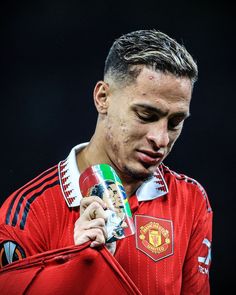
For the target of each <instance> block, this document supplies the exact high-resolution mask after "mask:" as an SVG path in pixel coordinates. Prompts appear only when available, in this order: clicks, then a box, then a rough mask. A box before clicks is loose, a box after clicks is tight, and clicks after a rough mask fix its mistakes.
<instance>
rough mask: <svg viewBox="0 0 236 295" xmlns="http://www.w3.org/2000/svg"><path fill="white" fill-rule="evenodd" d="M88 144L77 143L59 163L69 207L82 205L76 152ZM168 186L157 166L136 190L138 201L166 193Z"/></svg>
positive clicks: (63, 189) (60, 177) (151, 198)
mask: <svg viewBox="0 0 236 295" xmlns="http://www.w3.org/2000/svg"><path fill="white" fill-rule="evenodd" d="M86 145H88V142H86V143H82V144H79V145H76V146H75V147H74V148H73V149H72V150H71V152H70V154H69V156H68V157H67V159H66V160H64V161H61V162H60V163H59V164H58V173H59V180H60V185H61V191H62V194H63V196H64V198H65V200H66V203H67V205H68V207H77V206H79V205H80V201H81V199H82V194H81V192H80V188H79V177H80V172H79V169H78V166H77V162H76V154H77V153H78V152H79V151H80V150H81V149H82V148H84V147H85V146H86ZM167 193H168V187H167V184H166V182H165V180H164V177H163V175H162V173H161V172H160V170H159V168H157V170H156V172H155V173H154V175H153V177H151V178H150V179H148V180H146V181H145V182H144V183H143V184H142V185H141V186H140V187H139V188H138V189H137V191H136V196H137V198H138V201H139V202H140V201H149V200H153V199H156V198H158V197H161V196H163V195H166V194H167Z"/></svg>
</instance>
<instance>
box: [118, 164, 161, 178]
mask: <svg viewBox="0 0 236 295" xmlns="http://www.w3.org/2000/svg"><path fill="white" fill-rule="evenodd" d="M155 170H156V167H155V168H154V167H152V168H149V169H148V168H145V167H142V168H139V169H138V168H136V169H135V168H133V167H132V168H131V167H127V166H125V167H124V171H125V173H126V174H128V175H129V176H130V177H131V178H133V179H135V180H139V181H140V180H141V181H144V180H146V179H148V178H150V177H151V176H152V175H153V173H154V171H155Z"/></svg>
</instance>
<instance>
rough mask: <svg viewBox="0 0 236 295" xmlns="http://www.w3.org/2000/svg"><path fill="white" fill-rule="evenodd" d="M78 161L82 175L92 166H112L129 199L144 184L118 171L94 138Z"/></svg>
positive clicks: (80, 154) (80, 153)
mask: <svg viewBox="0 0 236 295" xmlns="http://www.w3.org/2000/svg"><path fill="white" fill-rule="evenodd" d="M76 159H77V165H78V168H79V171H80V173H82V172H83V171H84V170H85V169H87V168H88V167H90V166H92V165H98V164H108V165H110V166H112V167H113V168H114V169H115V171H116V173H117V174H118V176H119V177H120V179H121V182H122V185H123V186H124V188H125V191H126V194H127V196H128V197H129V196H131V195H133V193H134V192H135V191H136V189H137V188H138V187H139V186H140V185H141V183H142V181H139V180H134V179H133V178H132V177H131V176H130V175H126V174H124V173H122V172H121V171H119V169H117V167H116V166H115V165H114V164H113V163H112V162H111V160H110V159H109V158H108V157H107V155H106V153H105V150H104V149H103V148H102V147H101V146H100V145H98V144H97V142H96V140H95V137H92V138H91V140H90V142H89V144H88V146H86V147H85V148H84V149H82V150H81V151H80V152H79V153H78V154H77V156H76Z"/></svg>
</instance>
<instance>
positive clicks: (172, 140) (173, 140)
mask: <svg viewBox="0 0 236 295" xmlns="http://www.w3.org/2000/svg"><path fill="white" fill-rule="evenodd" d="M180 134H181V130H180V131H178V132H175V133H173V134H170V135H169V138H170V142H169V144H168V146H169V148H172V146H173V145H174V143H175V142H176V140H177V139H178V138H179V136H180Z"/></svg>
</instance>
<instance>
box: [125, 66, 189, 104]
mask: <svg viewBox="0 0 236 295" xmlns="http://www.w3.org/2000/svg"><path fill="white" fill-rule="evenodd" d="M123 90H124V91H125V92H127V95H126V98H127V97H128V99H129V100H130V102H131V101H135V100H137V101H138V100H145V102H150V103H153V104H155V103H160V102H164V103H165V102H166V103H167V104H176V103H178V104H179V105H180V104H183V105H188V104H189V103H190V100H191V94H192V83H191V81H190V79H189V78H185V77H176V76H174V75H173V74H170V73H162V72H156V71H153V70H151V69H148V68H145V67H144V68H143V69H142V71H141V73H140V74H139V76H138V77H137V79H136V80H135V82H134V83H132V84H130V85H128V86H126V87H125V88H124V89H123Z"/></svg>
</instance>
